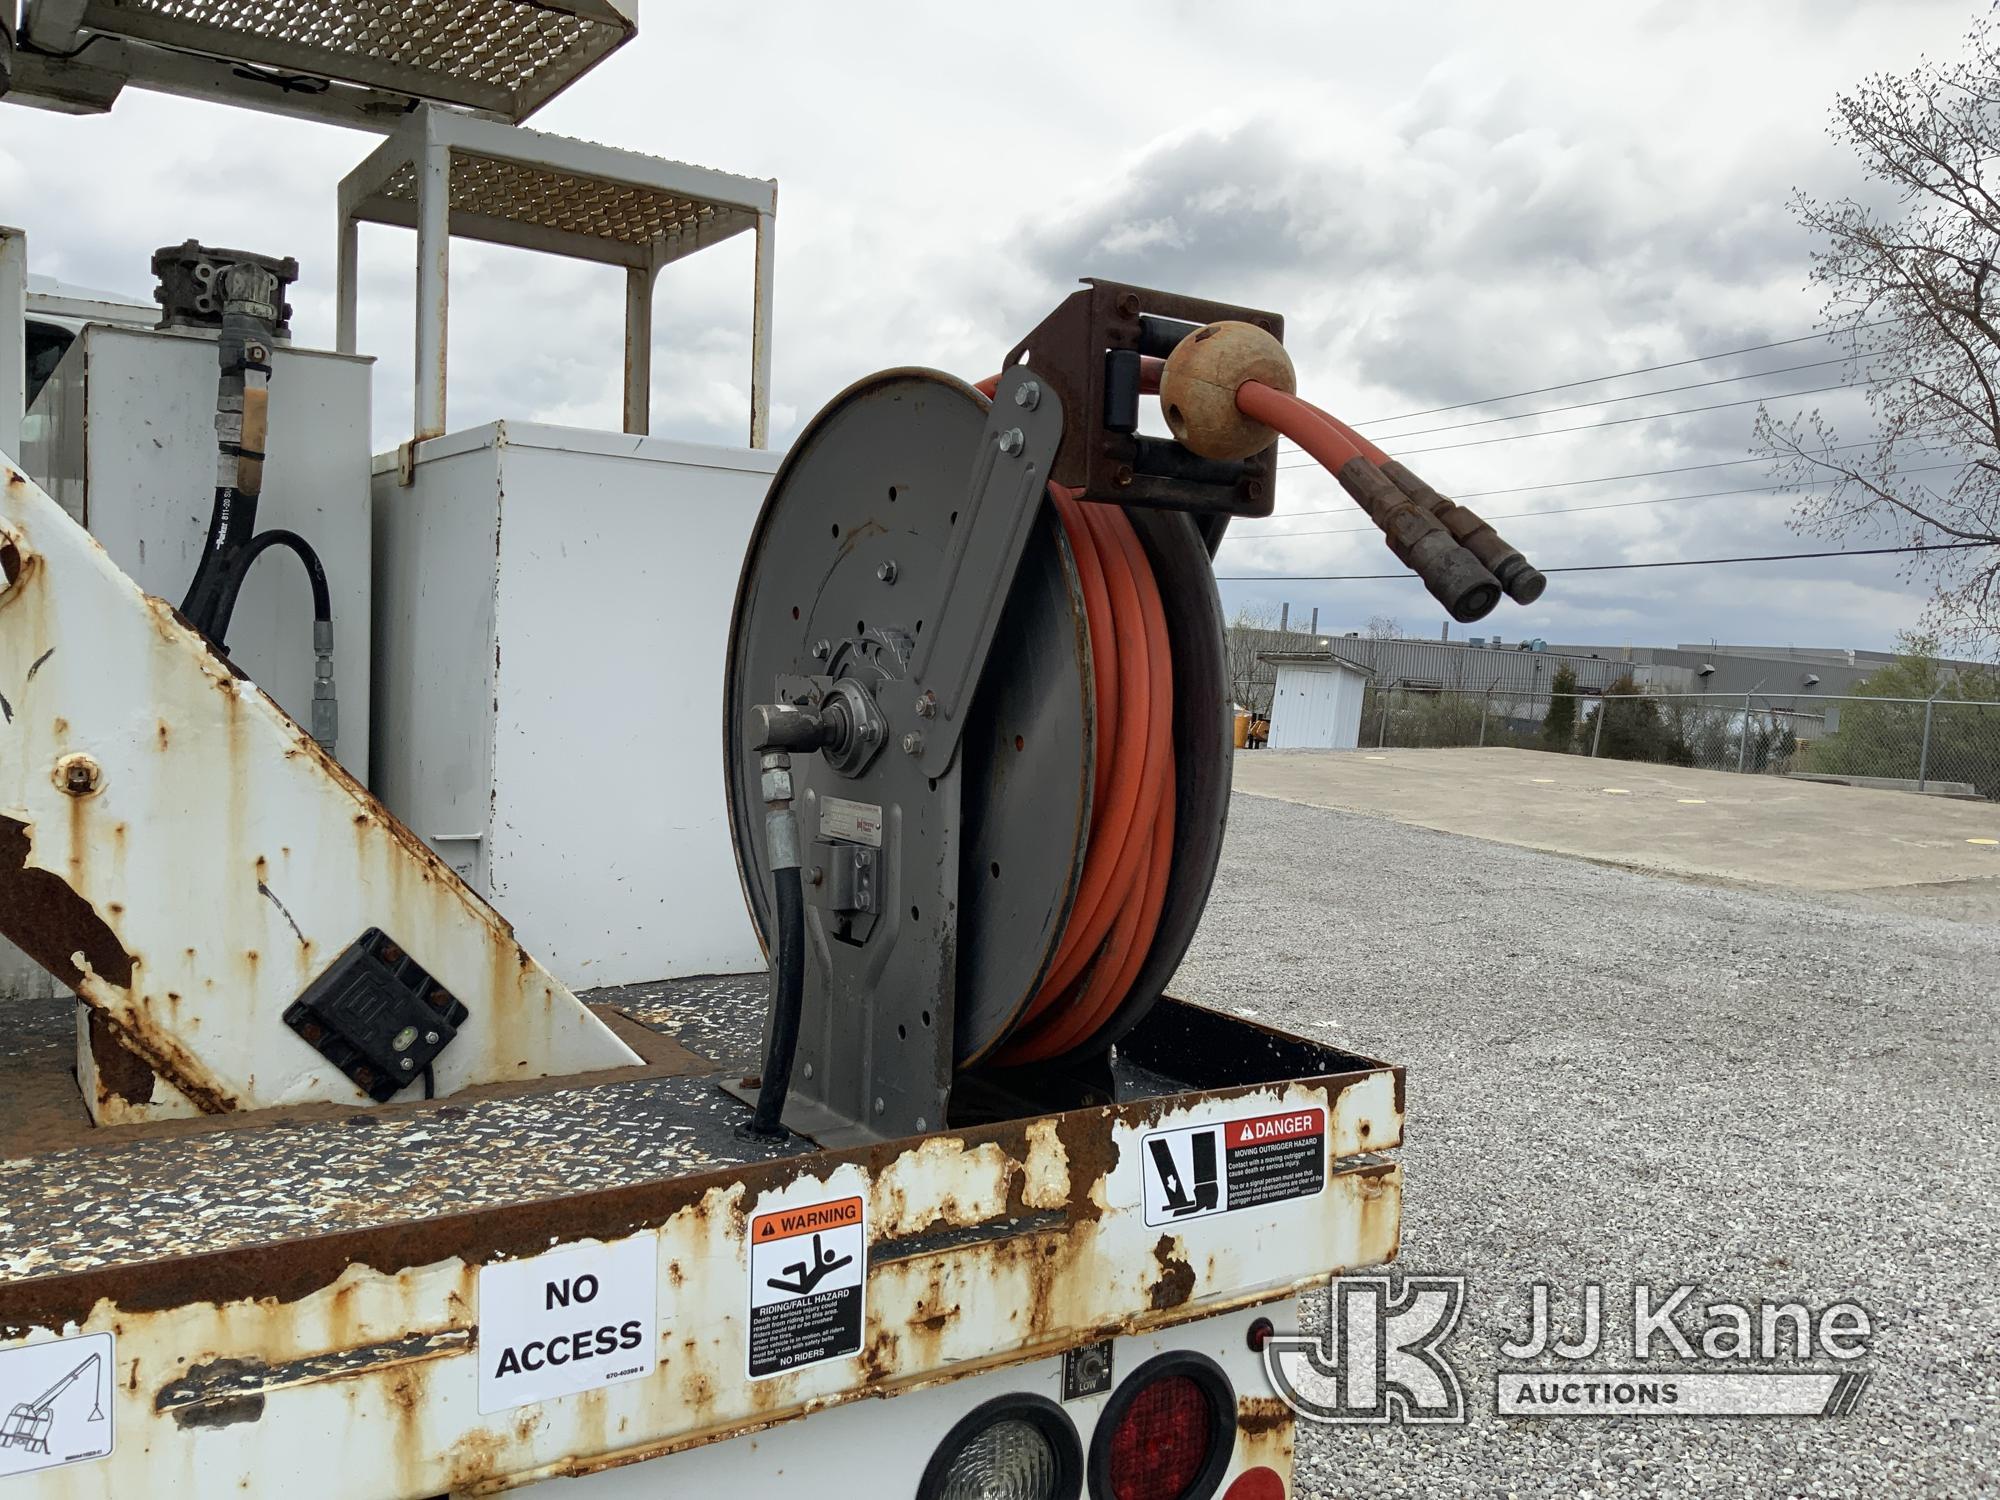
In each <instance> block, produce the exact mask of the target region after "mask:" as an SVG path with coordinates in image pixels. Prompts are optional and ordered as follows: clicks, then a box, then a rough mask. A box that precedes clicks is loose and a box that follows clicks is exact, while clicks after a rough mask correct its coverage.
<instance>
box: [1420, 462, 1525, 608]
mask: <svg viewBox="0 0 2000 1500" xmlns="http://www.w3.org/2000/svg"><path fill="white" fill-rule="evenodd" d="M1382 472H1383V473H1384V474H1386V475H1387V476H1388V477H1389V480H1390V481H1391V482H1392V483H1393V484H1394V485H1395V486H1396V488H1397V489H1399V490H1401V491H1402V492H1403V493H1404V494H1405V495H1408V496H1409V497H1410V499H1412V500H1413V501H1415V502H1416V503H1417V504H1418V505H1419V506H1421V507H1422V508H1423V509H1424V510H1426V511H1429V512H1430V514H1431V515H1432V516H1433V517H1435V518H1436V519H1437V521H1438V522H1439V523H1440V524H1441V525H1442V526H1443V527H1444V529H1445V530H1446V531H1448V532H1450V533H1451V534H1452V536H1453V538H1455V539H1456V540H1457V542H1458V543H1459V545H1460V546H1462V547H1464V548H1465V550H1466V551H1468V552H1470V553H1471V554H1472V555H1473V556H1474V557H1476V558H1478V559H1479V561H1480V563H1481V564H1482V565H1483V566H1484V567H1485V568H1486V570H1487V571H1488V572H1490V573H1491V574H1492V575H1493V576H1494V577H1495V578H1497V579H1498V580H1499V581H1500V587H1501V588H1503V589H1505V590H1506V591H1507V597H1508V598H1509V599H1512V600H1513V601H1514V602H1515V603H1516V604H1533V603H1534V602H1535V601H1536V600H1537V599H1539V598H1541V597H1542V590H1543V589H1545V588H1547V587H1548V586H1549V581H1548V579H1547V578H1546V577H1544V576H1543V575H1542V573H1541V572H1540V571H1539V570H1537V569H1536V568H1534V567H1532V566H1530V564H1529V562H1528V559H1527V558H1525V557H1523V556H1522V555H1521V553H1520V551H1519V549H1518V548H1515V547H1510V546H1509V545H1508V544H1507V543H1506V542H1505V541H1503V540H1502V539H1501V537H1500V534H1499V533H1498V532H1497V531H1495V530H1494V529H1493V528H1492V526H1491V525H1489V524H1488V523H1487V522H1486V521H1484V520H1482V519H1481V518H1480V517H1479V516H1478V515H1477V514H1475V513H1474V512H1472V511H1471V510H1468V509H1467V508H1466V507H1465V506H1463V505H1460V504H1459V503H1458V502H1457V501H1455V500H1452V499H1449V498H1447V497H1446V496H1444V495H1440V494H1439V493H1438V492H1437V491H1436V490H1434V489H1432V488H1431V487H1430V486H1429V485H1428V484H1426V483H1424V481H1423V480H1421V479H1419V478H1418V477H1417V476H1416V475H1415V474H1413V473H1411V472H1410V470H1409V468H1408V466H1407V465H1405V464H1401V463H1398V462H1397V461H1396V460H1395V459H1393V458H1392V459H1390V460H1389V462H1387V463H1385V464H1384V465H1382Z"/></svg>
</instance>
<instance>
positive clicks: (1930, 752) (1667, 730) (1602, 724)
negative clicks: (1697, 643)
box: [1360, 683, 2000, 801]
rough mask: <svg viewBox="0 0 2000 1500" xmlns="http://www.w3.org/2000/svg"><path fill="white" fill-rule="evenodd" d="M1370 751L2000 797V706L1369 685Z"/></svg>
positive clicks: (1365, 721) (1365, 732)
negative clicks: (1639, 766) (1560, 757)
mask: <svg viewBox="0 0 2000 1500" xmlns="http://www.w3.org/2000/svg"><path fill="white" fill-rule="evenodd" d="M1360 743H1361V746H1362V747H1363V748H1364V749H1365V748H1368V747H1370V746H1373V747H1375V748H1377V749H1390V748H1395V749H1425V748H1436V747H1456V746H1473V745H1504V746H1512V747H1515V748H1517V749H1522V750H1552V751H1556V752H1559V753H1562V754H1566V755H1594V756H1597V757H1599V758H1600V759H1605V760H1638V761H1651V762H1653V763H1655V764H1658V765H1670V766H1690V767H1693V768H1695V769H1698V770H1704V771H1738V772H1742V773H1744V774H1746V775H1764V776H1805V777H1825V778H1828V779H1832V780H1840V781H1851V782H1854V783H1856V784H1858V785H1876V784H1880V785H1885V786H1891V787H1895V788H1899V789H1904V790H1909V791H1922V792H1931V793H1934V794H1938V795H1945V796H1951V795H1957V796H1968V797H1983V798H1985V799H1987V800H1989V801H2000V703H1987V702H1968V701H1964V700H1961V699H1956V698H1944V697H1939V698H1933V699H1922V698H1869V697H1852V698H1819V697H1814V698H1812V699H1809V700H1803V701H1801V700H1796V699H1778V700H1774V699H1772V698H1768V697H1765V696H1763V695H1760V694H1756V693H1748V694H1744V695H1741V696H1728V697H1723V696H1718V695H1716V694H1712V693H1710V694H1692V693H1686V694H1683V693H1633V694H1602V695H1600V694H1595V693H1542V694H1537V695H1533V696H1527V697H1523V696H1520V695H1518V694H1509V693H1508V692H1507V691H1506V690H1504V689H1496V690H1495V691H1492V692H1489V693H1483V694H1482V693H1466V692H1454V691H1451V690H1449V689H1444V690H1437V689H1425V688H1408V687H1397V688H1380V689H1378V688H1377V687H1376V686H1375V685H1374V684H1373V683H1371V684H1369V687H1368V691H1367V694H1366V696H1365V697H1364V699H1363V701H1362V709H1361V735H1360Z"/></svg>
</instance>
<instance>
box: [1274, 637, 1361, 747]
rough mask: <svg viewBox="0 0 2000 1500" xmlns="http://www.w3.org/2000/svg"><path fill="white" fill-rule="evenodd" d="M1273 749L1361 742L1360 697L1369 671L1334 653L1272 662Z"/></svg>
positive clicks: (1348, 744)
mask: <svg viewBox="0 0 2000 1500" xmlns="http://www.w3.org/2000/svg"><path fill="white" fill-rule="evenodd" d="M1273 665H1274V666H1276V668H1277V669H1278V670H1277V681H1276V682H1275V683H1274V684H1273V686H1272V689H1271V742H1270V743H1271V748H1272V749H1273V750H1352V749H1354V748H1355V747H1356V746H1357V745H1358V744H1359V743H1360V741H1361V697H1362V690H1363V689H1364V688H1365V687H1366V686H1367V684H1368V672H1367V670H1366V669H1365V668H1363V667H1358V666H1356V665H1355V664H1354V663H1353V662H1349V661H1343V660H1341V659H1340V658H1339V657H1337V656H1323V657H1316V658H1314V659H1312V660H1310V661H1301V660H1298V659H1296V658H1294V659H1292V660H1289V661H1284V660H1280V661H1277V662H1274V663H1273Z"/></svg>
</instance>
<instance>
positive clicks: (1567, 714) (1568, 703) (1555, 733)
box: [1542, 663, 1576, 752]
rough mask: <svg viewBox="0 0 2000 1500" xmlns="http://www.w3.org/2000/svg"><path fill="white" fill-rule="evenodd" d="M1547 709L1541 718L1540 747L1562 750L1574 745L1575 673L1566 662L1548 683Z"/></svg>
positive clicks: (1565, 750) (1567, 749) (1569, 748)
mask: <svg viewBox="0 0 2000 1500" xmlns="http://www.w3.org/2000/svg"><path fill="white" fill-rule="evenodd" d="M1549 692H1550V694H1551V695H1552V696H1551V697H1550V699H1549V711H1548V713H1547V715H1546V716H1545V717H1544V718H1543V719H1542V748H1543V749H1544V750H1561V751H1564V752H1567V751H1570V750H1573V749H1574V748H1575V747H1576V673H1575V671H1574V670H1573V669H1571V667H1570V666H1569V664H1568V663H1564V664H1563V665H1562V666H1560V667H1558V668H1556V675H1555V677H1554V679H1553V680H1552V681H1551V682H1550V683H1549Z"/></svg>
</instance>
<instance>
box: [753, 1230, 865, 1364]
mask: <svg viewBox="0 0 2000 1500" xmlns="http://www.w3.org/2000/svg"><path fill="white" fill-rule="evenodd" d="M867 1270H868V1209H867V1205H866V1204H865V1203H864V1202H863V1201H862V1200H861V1199H860V1198H859V1197H851V1198H834V1199H829V1200H828V1201H826V1202H824V1203H806V1204H801V1205H800V1206H799V1207H797V1208H780V1209H773V1210H772V1211H771V1212H769V1213H760V1214H757V1215H756V1216H755V1217H753V1218H752V1219H751V1220H750V1378H751V1379H752V1380H761V1379H763V1378H764V1377H765V1376H767V1375H782V1374H783V1373H784V1372H785V1371H787V1370H796V1369H798V1368H800V1367H801V1366H803V1365H816V1364H820V1363H823V1362H824V1361H826V1360H829V1359H844V1358H846V1357H847V1356H848V1355H850V1354H859V1353H860V1352H861V1327H862V1304H863V1301H864V1298H865V1295H866V1288H867V1284H868V1276H867Z"/></svg>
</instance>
